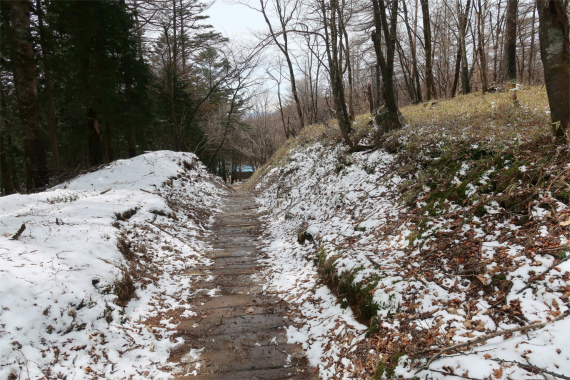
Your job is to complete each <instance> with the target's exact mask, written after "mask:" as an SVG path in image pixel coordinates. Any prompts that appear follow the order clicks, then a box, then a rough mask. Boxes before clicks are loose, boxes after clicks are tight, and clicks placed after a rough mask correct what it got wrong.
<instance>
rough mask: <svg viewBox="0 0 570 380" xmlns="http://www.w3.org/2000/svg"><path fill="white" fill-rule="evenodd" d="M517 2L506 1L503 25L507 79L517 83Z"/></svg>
mask: <svg viewBox="0 0 570 380" xmlns="http://www.w3.org/2000/svg"><path fill="white" fill-rule="evenodd" d="M518 5H519V2H518V0H507V17H506V20H507V22H506V24H505V69H506V74H507V79H508V80H509V81H511V82H513V83H514V82H516V81H517V8H518Z"/></svg>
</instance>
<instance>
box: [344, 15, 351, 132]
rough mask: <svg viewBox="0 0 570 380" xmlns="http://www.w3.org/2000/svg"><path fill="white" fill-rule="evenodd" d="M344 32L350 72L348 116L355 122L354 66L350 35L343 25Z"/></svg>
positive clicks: (347, 64)
mask: <svg viewBox="0 0 570 380" xmlns="http://www.w3.org/2000/svg"><path fill="white" fill-rule="evenodd" d="M342 31H343V34H344V40H345V54H344V55H345V56H346V67H347V71H348V116H349V118H350V120H351V121H353V120H354V100H353V92H354V91H353V80H352V65H351V62H350V47H349V45H348V33H347V32H346V27H345V25H344V24H343V25H342Z"/></svg>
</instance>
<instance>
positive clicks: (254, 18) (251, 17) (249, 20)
mask: <svg viewBox="0 0 570 380" xmlns="http://www.w3.org/2000/svg"><path fill="white" fill-rule="evenodd" d="M205 13H206V14H207V15H208V16H210V19H209V20H208V22H209V23H210V24H212V25H213V26H214V28H215V29H216V30H217V31H218V32H220V33H223V34H224V35H225V36H226V37H229V38H231V39H235V40H241V41H243V40H246V39H248V38H249V35H250V34H251V33H249V31H250V30H263V29H265V22H264V20H263V16H262V15H261V14H260V13H258V12H256V11H254V10H251V9H249V8H248V7H246V6H245V5H241V4H235V3H233V2H231V1H227V0H216V2H215V3H214V5H212V7H211V8H210V9H208V10H207V11H206V12H205Z"/></svg>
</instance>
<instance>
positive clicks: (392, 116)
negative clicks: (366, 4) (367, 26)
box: [372, 0, 402, 132]
mask: <svg viewBox="0 0 570 380" xmlns="http://www.w3.org/2000/svg"><path fill="white" fill-rule="evenodd" d="M372 5H373V6H374V26H375V31H374V32H372V42H373V43H374V50H375V52H376V59H377V61H378V65H379V66H380V70H382V80H383V87H382V90H383V91H382V92H383V95H384V101H385V102H386V110H387V112H384V113H383V114H382V115H380V114H377V115H376V122H377V123H378V124H382V127H383V130H384V132H388V131H390V130H392V129H397V128H400V127H401V126H402V125H401V123H400V118H399V116H400V110H399V109H398V103H397V101H396V92H395V91H396V90H395V88H394V54H395V50H396V49H395V46H396V26H397V21H398V0H392V9H391V10H390V21H388V17H387V15H386V7H385V4H384V1H382V0H380V1H379V0H372ZM382 35H384V42H385V44H386V56H384V53H383V51H382Z"/></svg>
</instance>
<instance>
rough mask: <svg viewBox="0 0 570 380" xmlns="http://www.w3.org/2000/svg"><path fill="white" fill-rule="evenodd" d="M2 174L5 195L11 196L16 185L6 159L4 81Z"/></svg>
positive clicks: (0, 94) (0, 92)
mask: <svg viewBox="0 0 570 380" xmlns="http://www.w3.org/2000/svg"><path fill="white" fill-rule="evenodd" d="M0 106H1V109H0V112H2V114H0V172H1V173H2V178H1V179H2V188H3V189H4V195H9V194H13V193H14V184H13V182H12V174H11V172H10V167H9V165H8V160H7V158H6V152H7V150H8V146H7V144H6V142H7V140H8V139H6V138H5V135H6V134H7V130H6V124H5V123H6V119H5V118H4V117H3V113H4V112H5V111H6V96H5V94H4V90H3V88H2V81H0Z"/></svg>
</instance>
